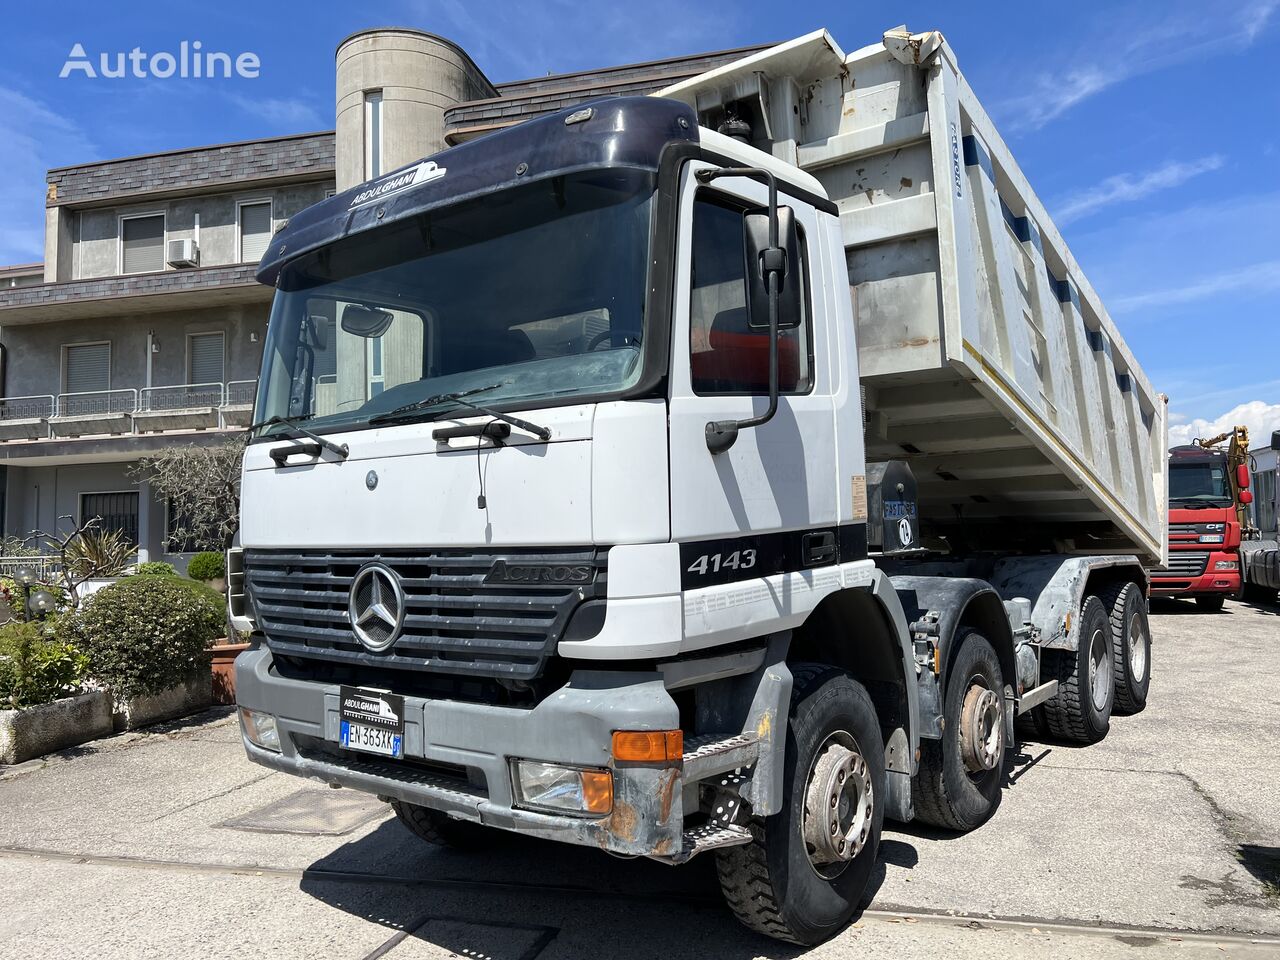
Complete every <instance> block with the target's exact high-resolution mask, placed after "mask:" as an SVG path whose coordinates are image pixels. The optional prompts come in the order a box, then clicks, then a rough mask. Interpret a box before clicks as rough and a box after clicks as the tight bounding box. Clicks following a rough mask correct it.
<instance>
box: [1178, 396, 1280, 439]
mask: <svg viewBox="0 0 1280 960" xmlns="http://www.w3.org/2000/svg"><path fill="white" fill-rule="evenodd" d="M1170 419H1171V420H1172V419H1173V418H1172V417H1171V418H1170ZM1241 424H1242V425H1244V426H1246V427H1248V428H1249V443H1250V446H1253V447H1260V446H1266V445H1267V444H1268V443H1270V441H1271V431H1273V430H1280V403H1267V402H1266V401H1264V400H1250V401H1249V402H1247V403H1241V404H1239V405H1237V406H1234V407H1232V408H1231V409H1230V410H1228V411H1227V412H1226V413H1224V414H1222V415H1221V416H1219V417H1216V418H1214V419H1212V420H1204V419H1202V418H1200V417H1196V418H1195V419H1192V420H1188V421H1186V422H1185V423H1179V424H1178V425H1177V426H1172V427H1170V428H1169V444H1170V446H1177V445H1178V444H1183V443H1190V442H1191V441H1192V440H1195V439H1196V438H1197V437H1216V436H1217V435H1218V434H1220V433H1226V432H1227V431H1228V430H1230V429H1232V428H1233V427H1235V426H1237V425H1241Z"/></svg>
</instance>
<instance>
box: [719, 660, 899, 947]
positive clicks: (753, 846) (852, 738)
mask: <svg viewBox="0 0 1280 960" xmlns="http://www.w3.org/2000/svg"><path fill="white" fill-rule="evenodd" d="M792 669H793V671H794V676H795V686H794V688H793V691H792V695H791V713H790V718H789V722H788V725H787V747H786V760H785V763H784V768H783V769H784V774H783V776H784V780H783V783H784V793H785V795H784V798H783V804H782V809H781V810H780V811H779V812H778V813H776V814H774V815H773V816H770V817H754V818H752V820H751V821H750V822H749V823H748V824H747V827H748V829H749V830H750V831H751V837H752V841H751V843H749V844H745V845H743V846H738V847H729V848H727V849H724V850H721V851H719V852H718V853H717V854H716V868H717V871H718V872H719V875H720V887H721V889H722V890H723V891H724V896H725V900H726V901H728V904H729V907H730V908H731V909H732V910H733V912H734V914H735V915H736V916H737V917H738V919H739V920H740V921H742V923H744V924H745V925H746V926H748V927H750V928H751V929H752V930H755V931H756V932H758V933H763V934H764V935H765V936H769V937H773V938H774V939H777V940H786V941H789V942H791V943H798V944H802V945H811V944H815V943H821V942H822V941H824V940H826V939H828V938H830V937H832V936H834V935H835V934H837V933H839V932H840V930H841V929H842V928H843V927H844V925H845V924H846V923H848V922H849V919H850V918H851V917H852V916H853V913H854V911H855V910H856V909H857V908H858V904H859V902H860V900H861V899H862V895H863V892H864V891H865V890H866V886H867V881H868V880H869V879H870V877H871V871H872V869H873V868H874V867H875V862H876V851H877V849H878V848H879V846H880V829H881V826H882V824H883V822H884V802H885V790H886V786H885V771H884V741H883V740H882V738H881V734H880V724H879V721H878V719H877V717H876V711H875V707H873V706H872V704H871V698H870V697H868V696H867V692H866V690H864V689H863V688H862V686H861V685H860V684H858V683H857V682H856V681H854V680H853V679H852V678H850V677H849V676H848V675H847V674H846V673H844V672H843V671H840V670H836V669H834V668H832V667H827V666H821V665H817V664H800V665H796V666H794V667H793V668H792Z"/></svg>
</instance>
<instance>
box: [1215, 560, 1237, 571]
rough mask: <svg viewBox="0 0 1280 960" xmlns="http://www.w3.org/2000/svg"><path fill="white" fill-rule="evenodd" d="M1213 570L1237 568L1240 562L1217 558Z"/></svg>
mask: <svg viewBox="0 0 1280 960" xmlns="http://www.w3.org/2000/svg"><path fill="white" fill-rule="evenodd" d="M1213 569H1215V570H1239V569H1240V564H1239V563H1238V562H1236V561H1235V560H1218V561H1217V562H1216V563H1214V565H1213Z"/></svg>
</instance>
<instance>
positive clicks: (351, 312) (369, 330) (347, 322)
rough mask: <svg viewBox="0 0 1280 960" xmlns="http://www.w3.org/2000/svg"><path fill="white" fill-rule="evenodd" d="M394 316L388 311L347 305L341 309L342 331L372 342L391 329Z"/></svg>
mask: <svg viewBox="0 0 1280 960" xmlns="http://www.w3.org/2000/svg"><path fill="white" fill-rule="evenodd" d="M395 318H396V316H395V314H394V313H392V312H391V311H390V310H382V309H379V308H378V307H366V306H364V305H363V304H359V303H348V304H347V305H346V306H345V307H343V309H342V329H343V330H344V331H345V332H346V333H350V334H352V335H354V336H357V337H364V338H365V339H368V340H372V339H374V338H375V337H380V336H382V335H383V334H384V333H386V332H387V331H388V330H389V329H391V322H392V321H393V320H395Z"/></svg>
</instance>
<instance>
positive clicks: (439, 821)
mask: <svg viewBox="0 0 1280 960" xmlns="http://www.w3.org/2000/svg"><path fill="white" fill-rule="evenodd" d="M391 809H392V810H394V811H395V812H396V817H397V818H398V819H399V820H400V822H401V823H403V824H404V825H405V826H406V827H408V828H409V830H410V832H411V833H413V834H414V835H416V836H418V837H420V838H421V839H423V840H425V841H427V843H431V844H435V845H436V846H438V847H453V848H455V849H457V850H480V849H483V848H484V847H486V846H488V845H489V843H490V842H491V841H492V839H493V831H492V830H491V829H490V828H489V827H482V826H480V824H478V823H469V822H467V821H465V820H454V819H453V818H452V817H450V816H448V815H447V814H444V813H441V812H440V811H439V810H432V809H431V808H430V807H420V806H418V805H417V804H416V803H406V802H405V801H403V800H392V801H391Z"/></svg>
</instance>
